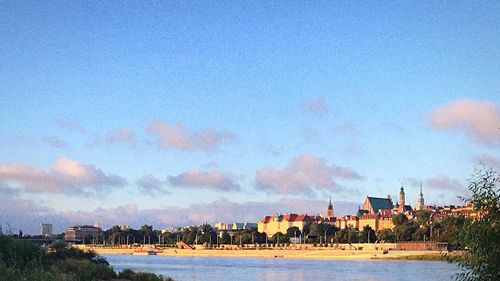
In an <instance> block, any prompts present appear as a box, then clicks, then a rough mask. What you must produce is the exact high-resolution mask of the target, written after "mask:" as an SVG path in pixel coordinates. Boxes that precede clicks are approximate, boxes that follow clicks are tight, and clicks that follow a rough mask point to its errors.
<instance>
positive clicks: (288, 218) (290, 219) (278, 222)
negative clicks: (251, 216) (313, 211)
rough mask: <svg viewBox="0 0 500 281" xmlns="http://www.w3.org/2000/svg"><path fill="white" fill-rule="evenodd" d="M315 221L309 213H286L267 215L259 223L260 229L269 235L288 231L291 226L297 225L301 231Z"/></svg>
mask: <svg viewBox="0 0 500 281" xmlns="http://www.w3.org/2000/svg"><path fill="white" fill-rule="evenodd" d="M312 222H313V219H312V218H311V217H310V216H308V215H298V214H286V215H280V214H276V215H272V216H265V217H264V218H262V219H261V220H260V221H259V223H258V227H257V228H258V231H259V232H265V233H266V234H267V236H268V237H272V236H273V235H274V234H276V233H278V232H281V233H286V231H287V230H288V229H289V228H290V227H293V226H295V227H297V228H298V229H299V230H300V231H301V232H302V231H303V230H304V227H305V226H306V225H308V224H310V223H312Z"/></svg>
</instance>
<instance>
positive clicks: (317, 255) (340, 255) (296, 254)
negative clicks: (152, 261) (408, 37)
mask: <svg viewBox="0 0 500 281" xmlns="http://www.w3.org/2000/svg"><path fill="white" fill-rule="evenodd" d="M78 247H79V248H80V249H82V250H85V251H89V250H92V251H94V252H96V253H97V254H107V255H108V254H130V255H144V254H147V253H144V252H142V253H141V252H137V248H127V247H123V248H116V247H115V248H112V247H89V246H81V245H78ZM156 250H157V253H156V254H157V255H159V256H179V257H253V258H293V259H330V260H369V259H408V258H409V259H411V257H414V256H415V257H416V256H418V257H422V256H426V257H429V260H431V259H436V258H437V257H439V256H442V255H445V254H447V252H442V251H398V250H389V251H384V250H382V249H379V250H375V249H363V250H349V249H345V250H342V249H329V248H319V247H314V248H308V249H304V248H302V249H300V248H297V249H243V250H242V249H239V248H225V249H193V250H191V249H175V248H164V249H162V248H160V249H156Z"/></svg>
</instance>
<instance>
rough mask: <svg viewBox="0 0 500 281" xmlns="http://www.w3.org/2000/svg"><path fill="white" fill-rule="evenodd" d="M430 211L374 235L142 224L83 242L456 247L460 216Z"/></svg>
mask: <svg viewBox="0 0 500 281" xmlns="http://www.w3.org/2000/svg"><path fill="white" fill-rule="evenodd" d="M430 218H431V212H430V211H427V210H423V211H419V212H418V213H417V217H416V219H408V218H407V217H406V216H405V215H404V214H396V215H394V216H393V224H394V228H393V229H392V230H391V229H383V230H382V231H379V232H378V233H377V232H375V231H374V230H373V229H372V228H371V227H370V226H364V227H363V228H362V229H360V230H357V229H355V228H347V229H338V228H337V227H335V226H333V225H329V224H325V223H319V224H316V223H314V224H309V225H306V227H304V229H303V230H302V231H301V230H300V229H299V228H298V227H295V226H294V227H290V228H289V229H288V230H287V231H286V232H285V233H281V232H279V233H276V234H275V235H273V236H272V237H267V235H266V234H265V233H261V232H258V231H257V230H241V231H235V232H227V231H223V232H220V233H219V235H218V232H217V230H216V229H215V228H213V227H212V226H211V225H209V224H203V225H200V226H190V227H186V228H183V229H180V230H179V231H177V232H164V233H162V232H160V231H159V230H154V229H153V227H152V226H151V225H143V226H142V227H141V228H140V229H138V230H136V229H132V228H127V229H121V228H120V227H119V226H113V227H111V228H110V229H108V230H106V231H104V232H103V233H101V234H100V235H99V237H97V238H96V237H87V238H86V239H85V241H86V242H87V243H92V242H93V243H98V244H99V243H103V242H104V243H106V244H109V245H116V244H134V243H140V244H162V245H173V244H175V243H176V242H178V241H180V240H182V241H184V242H186V243H188V244H207V245H221V244H236V245H240V244H276V243H279V244H283V243H290V241H291V239H292V240H293V242H294V243H320V244H326V243H375V242H377V241H379V242H380V241H383V242H398V241H438V242H448V243H449V244H450V245H452V246H460V243H459V237H458V236H459V233H460V229H461V228H462V226H463V225H464V224H465V218H464V217H451V216H450V217H446V218H444V219H443V220H440V221H431V219H430Z"/></svg>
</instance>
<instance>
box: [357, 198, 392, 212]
mask: <svg viewBox="0 0 500 281" xmlns="http://www.w3.org/2000/svg"><path fill="white" fill-rule="evenodd" d="M393 207H394V206H393V205H392V200H391V197H390V196H387V198H379V197H369V196H366V198H365V201H364V202H363V205H362V207H361V210H365V211H367V213H368V214H376V213H378V212H379V211H380V210H388V209H392V208H393Z"/></svg>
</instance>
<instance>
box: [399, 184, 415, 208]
mask: <svg viewBox="0 0 500 281" xmlns="http://www.w3.org/2000/svg"><path fill="white" fill-rule="evenodd" d="M395 209H396V211H397V212H398V213H406V212H409V211H411V210H412V208H411V206H410V205H406V195H405V189H404V187H403V186H401V190H400V191H399V201H398V203H397V204H396V206H395Z"/></svg>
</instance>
